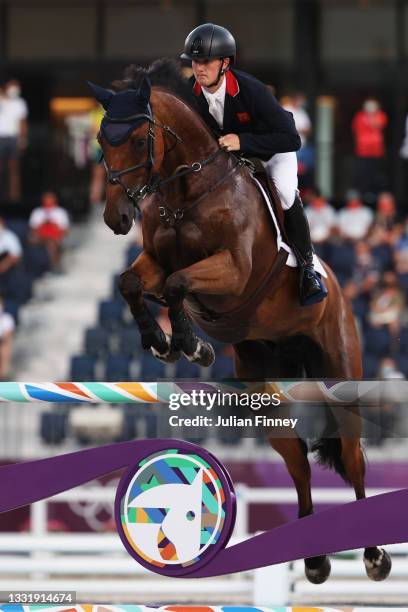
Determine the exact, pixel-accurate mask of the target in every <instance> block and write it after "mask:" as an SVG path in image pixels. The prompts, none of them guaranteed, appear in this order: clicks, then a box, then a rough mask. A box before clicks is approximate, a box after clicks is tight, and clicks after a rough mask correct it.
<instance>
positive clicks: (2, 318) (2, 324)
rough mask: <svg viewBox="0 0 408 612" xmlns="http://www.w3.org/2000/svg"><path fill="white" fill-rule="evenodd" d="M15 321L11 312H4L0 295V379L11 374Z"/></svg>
mask: <svg viewBox="0 0 408 612" xmlns="http://www.w3.org/2000/svg"><path fill="white" fill-rule="evenodd" d="M15 327H16V326H15V322H14V319H13V317H12V316H11V314H9V313H8V312H4V302H3V298H2V297H0V379H1V380H5V379H7V378H8V377H9V376H10V364H11V355H12V350H13V337H14V330H15Z"/></svg>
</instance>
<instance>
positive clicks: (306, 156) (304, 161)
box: [281, 92, 314, 189]
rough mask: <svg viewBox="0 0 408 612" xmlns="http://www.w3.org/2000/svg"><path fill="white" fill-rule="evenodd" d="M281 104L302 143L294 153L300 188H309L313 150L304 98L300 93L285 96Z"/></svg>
mask: <svg viewBox="0 0 408 612" xmlns="http://www.w3.org/2000/svg"><path fill="white" fill-rule="evenodd" d="M281 103H282V106H283V108H284V109H285V110H287V111H289V112H291V113H292V115H293V119H294V121H295V125H296V129H297V131H298V132H299V136H300V140H301V142H302V146H301V148H300V149H299V151H297V152H296V156H297V159H298V175H299V185H300V188H301V189H305V188H310V187H312V186H313V169H314V148H313V146H312V144H311V143H310V142H309V138H310V135H311V133H312V122H311V120H310V117H309V115H308V113H307V111H306V108H305V107H306V104H307V101H306V96H305V95H304V94H303V93H302V92H297V93H295V94H294V95H293V96H291V97H289V96H286V97H285V98H284V99H282V101H281Z"/></svg>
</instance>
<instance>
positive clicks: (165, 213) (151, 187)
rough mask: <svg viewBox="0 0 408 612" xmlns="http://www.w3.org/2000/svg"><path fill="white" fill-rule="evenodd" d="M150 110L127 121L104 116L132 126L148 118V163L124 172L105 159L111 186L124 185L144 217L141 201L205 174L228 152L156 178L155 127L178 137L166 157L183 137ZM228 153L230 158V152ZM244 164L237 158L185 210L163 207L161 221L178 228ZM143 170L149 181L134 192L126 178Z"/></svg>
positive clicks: (110, 120)
mask: <svg viewBox="0 0 408 612" xmlns="http://www.w3.org/2000/svg"><path fill="white" fill-rule="evenodd" d="M148 110H149V113H139V114H136V115H130V116H128V117H124V118H122V117H121V118H115V117H110V116H109V115H108V114H107V113H105V116H104V118H105V119H106V120H107V121H108V122H112V123H130V122H133V121H136V120H137V119H145V120H146V121H148V122H149V130H148V132H147V159H146V161H145V162H143V163H140V164H136V165H135V166H130V167H129V168H125V169H123V170H113V169H112V168H109V166H108V165H107V163H106V161H105V158H104V156H103V155H102V158H101V160H103V164H104V166H105V170H106V176H107V181H108V183H110V184H111V185H120V186H121V187H122V189H123V191H124V192H125V194H126V196H127V197H128V198H129V200H130V201H131V202H132V204H133V206H134V207H135V208H136V209H137V210H138V212H139V213H140V214H141V210H140V206H139V201H140V200H143V199H144V198H146V197H147V196H149V195H151V194H152V193H155V192H157V191H158V190H159V189H160V187H161V186H162V185H165V184H167V183H170V182H172V181H174V180H176V179H178V178H181V177H183V176H187V175H189V174H193V173H198V172H201V170H202V169H203V168H204V167H205V166H206V165H208V164H209V163H211V162H212V161H213V160H214V159H216V158H217V157H218V156H219V155H221V154H222V153H226V151H224V149H217V151H215V153H212V154H211V155H210V156H209V157H207V158H205V159H203V160H201V161H197V162H193V163H192V164H183V165H182V166H178V168H176V170H175V171H174V172H173V174H171V175H170V176H169V177H165V178H162V177H160V175H154V174H153V168H154V161H155V160H154V141H155V133H154V128H155V127H158V128H160V129H162V130H164V131H165V132H167V133H168V134H170V135H171V136H172V137H173V138H174V144H173V145H172V146H171V147H170V148H169V149H167V150H166V151H165V152H164V154H166V153H169V152H170V151H172V150H173V149H174V148H175V147H176V146H177V145H178V144H179V143H181V142H183V141H182V139H181V138H180V136H179V135H178V134H177V133H176V132H175V131H174V130H173V129H172V128H170V127H169V126H168V125H163V124H161V123H159V122H158V121H156V119H155V118H154V117H153V115H152V111H151V108H150V105H149V107H148ZM226 154H227V155H229V154H228V153H226ZM244 163H245V162H244V160H242V159H239V158H238V159H236V163H235V164H234V165H233V166H232V168H231V169H230V170H229V171H228V172H226V173H225V174H224V175H223V176H222V177H221V179H220V180H219V181H217V182H216V183H214V184H213V185H211V186H210V187H209V188H208V190H207V191H206V192H205V193H203V194H201V195H200V196H199V197H198V198H196V199H195V200H194V201H193V202H190V203H189V204H188V205H187V206H185V207H183V208H177V209H176V210H172V209H170V208H168V207H167V206H159V216H160V220H161V222H162V223H164V224H169V225H174V223H175V222H177V221H180V220H181V219H182V218H183V216H184V213H185V212H186V211H187V210H190V209H191V208H193V207H195V206H196V204H198V203H199V202H200V201H201V200H202V199H204V198H205V197H206V196H207V195H208V194H209V193H211V192H212V191H214V190H215V189H216V188H218V187H219V186H220V185H221V184H222V183H224V181H225V180H226V179H227V178H228V176H229V175H230V174H231V173H232V172H234V171H235V170H236V169H237V168H239V167H241V166H242V165H244ZM142 168H146V169H148V171H149V174H148V179H147V182H146V183H145V184H144V185H142V186H141V187H136V188H134V189H130V188H129V187H127V186H126V185H125V183H124V182H123V181H122V176H125V175H126V174H130V173H131V172H135V171H136V170H141V169H142Z"/></svg>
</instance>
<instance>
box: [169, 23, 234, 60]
mask: <svg viewBox="0 0 408 612" xmlns="http://www.w3.org/2000/svg"><path fill="white" fill-rule="evenodd" d="M235 55H236V45H235V39H234V37H233V35H232V34H231V32H229V31H228V30H226V29H225V28H223V27H222V26H219V25H215V24H214V23H203V24H202V25H200V26H198V27H197V28H195V29H194V30H193V31H192V32H190V34H189V35H188V36H187V38H186V42H185V43H184V53H182V54H181V55H180V57H181V59H189V60H193V59H210V58H212V59H218V58H221V57H229V58H230V59H231V63H233V62H234V61H235Z"/></svg>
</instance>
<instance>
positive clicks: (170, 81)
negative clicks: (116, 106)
mask: <svg viewBox="0 0 408 612" xmlns="http://www.w3.org/2000/svg"><path fill="white" fill-rule="evenodd" d="M146 76H147V77H149V79H150V81H151V84H152V85H156V86H157V87H161V88H163V89H167V90H169V91H171V92H172V93H174V94H175V95H176V96H178V97H179V98H181V99H182V100H184V102H187V103H191V98H192V96H191V85H190V83H189V82H188V80H187V79H186V78H185V77H184V76H183V74H182V72H181V66H180V63H179V62H178V61H176V60H174V59H171V58H161V59H158V60H155V61H154V62H153V63H152V64H150V66H148V67H147V68H144V67H142V66H136V65H135V64H131V65H130V66H128V67H127V68H125V70H124V72H123V77H122V79H120V80H117V81H114V82H113V83H112V87H113V89H114V90H115V91H124V90H125V89H138V88H139V86H140V84H141V82H142V81H143V79H144V77H146Z"/></svg>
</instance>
